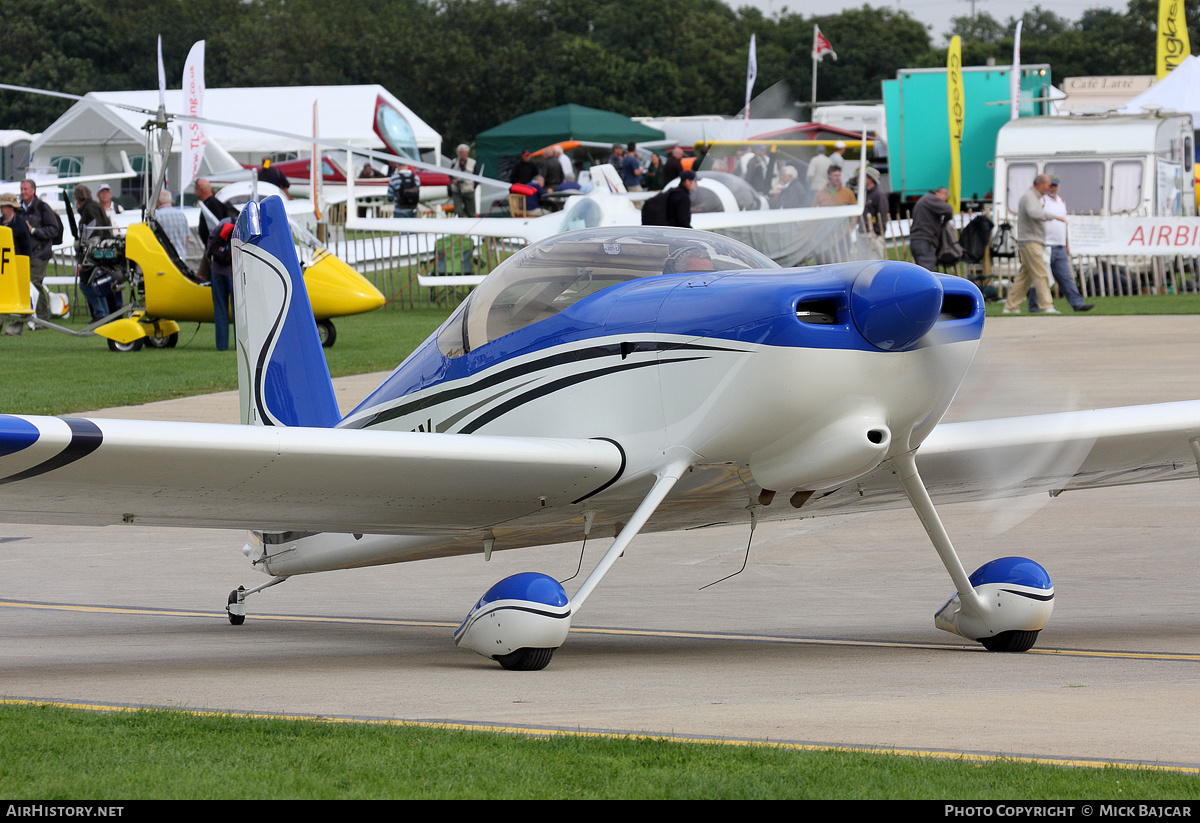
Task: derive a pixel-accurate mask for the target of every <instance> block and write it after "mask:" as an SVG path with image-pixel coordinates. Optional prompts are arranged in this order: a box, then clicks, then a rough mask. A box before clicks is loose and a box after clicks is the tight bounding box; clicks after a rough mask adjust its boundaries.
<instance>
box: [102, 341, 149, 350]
mask: <svg viewBox="0 0 1200 823" xmlns="http://www.w3.org/2000/svg"><path fill="white" fill-rule="evenodd" d="M144 342H145V341H144V340H141V339H138V340H134V341H133V342H132V343H118V342H117V341H116V340H109V341H108V350H109V351H118V352H122V351H138V350H139V349H140V348H141V347H142V343H144Z"/></svg>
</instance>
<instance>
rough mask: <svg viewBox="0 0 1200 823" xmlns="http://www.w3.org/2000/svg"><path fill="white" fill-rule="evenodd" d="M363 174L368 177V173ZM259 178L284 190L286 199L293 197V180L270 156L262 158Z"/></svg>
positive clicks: (368, 166)
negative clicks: (275, 164)
mask: <svg viewBox="0 0 1200 823" xmlns="http://www.w3.org/2000/svg"><path fill="white" fill-rule="evenodd" d="M370 167H371V166H370V163H368V164H367V168H370ZM363 176H364V177H366V175H363ZM258 179H259V182H261V183H270V184H271V185H272V186H275V187H276V188H277V189H279V190H280V191H282V192H283V196H284V197H285V198H286V199H288V200H291V199H292V195H291V194H290V193H289V192H288V189H290V188H291V187H292V183H291V181H290V180H288V178H287V175H286V174H284V173H283V172H281V171H280V170H279V169H277V168H275V167H274V166H272V165H271V158H270V157H264V158H263V159H262V165H261V166H260V167H259V169H258Z"/></svg>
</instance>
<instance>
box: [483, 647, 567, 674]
mask: <svg viewBox="0 0 1200 823" xmlns="http://www.w3.org/2000/svg"><path fill="white" fill-rule="evenodd" d="M553 656H554V649H517V650H516V651H515V652H512V653H510V654H502V655H499V656H497V657H496V662H497V663H499V664H500V665H501V666H502V667H503V668H505V669H508V670H509V671H510V672H537V671H541V670H542V669H544V668H546V666H548V665H550V658H551V657H553Z"/></svg>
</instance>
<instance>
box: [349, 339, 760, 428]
mask: <svg viewBox="0 0 1200 823" xmlns="http://www.w3.org/2000/svg"><path fill="white" fill-rule="evenodd" d="M679 350H689V351H717V352H735V353H739V354H742V353H745V351H746V350H745V349H737V348H724V347H721V346H706V345H701V344H698V343H669V342H660V341H643V342H639V343H633V344H632V345H631V344H629V343H611V344H608V345H604V346H588V347H587V348H583V349H574V350H572V351H567V352H559V353H558V354H554V355H550V356H549V357H543V358H540V359H538V360H532V361H530V362H528V363H521V364H519V365H516V366H511V367H509V368H507V369H504V370H502V371H500V372H497V373H496V374H494V375H492V376H490V377H484V378H482V379H480V380H478V381H477V382H474V383H472V384H471V385H469V386H460V387H457V388H453V389H446V390H445V391H440V392H436V393H434V394H430V395H428V396H426V397H422V398H419V399H417V400H411V401H409V402H407V403H401V404H399V405H397V406H393V407H392V408H389V409H384V410H383V411H379V412H376V413H374V414H372V415H369V416H367V417H363V418H361V419H360V420H356V421H354V422H352V423H347V424H345V428H350V429H365V428H370V427H371V426H375V425H378V424H380V423H385V422H387V421H388V420H394V419H396V418H397V417H403V416H405V415H407V414H411V413H413V412H417V411H422V410H424V409H427V408H430V407H432V406H438V405H440V404H442V403H447V402H449V401H451V400H455V399H457V398H459V397H465V396H467V395H471V394H474V393H475V392H478V391H483V390H484V389H487V388H490V387H491V386H494V385H496V384H498V383H503V382H504V381H506V380H512V379H513V378H515V377H520V376H522V375H525V374H530V373H531V372H539V371H545V370H547V369H552V368H554V367H556V366H562V365H565V364H568V363H579V362H582V361H585V360H592V359H595V358H597V357H620V358H621V359H622V360H624V359H625V358H626V357H628V356H629V355H630V354H633V353H638V352H654V351H679Z"/></svg>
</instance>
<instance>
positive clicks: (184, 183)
mask: <svg viewBox="0 0 1200 823" xmlns="http://www.w3.org/2000/svg"><path fill="white" fill-rule="evenodd" d="M181 113H182V114H186V115H188V116H189V117H203V116H204V41H203V40H200V41H198V42H196V43H195V44H194V45H193V46H192V50H191V51H189V52H188V56H187V62H186V63H184V64H183V111H182V112H181ZM207 142H208V141H207V139H206V138H205V136H204V126H202V125H200V124H199V123H185V124H184V126H183V160H182V162H183V174H182V176H181V179H180V181H179V190H180V191H183V190H185V189H187V187H188V186H190V185H191V184H192V181H193V180H195V179H196V178H197V177H199V176H200V163H201V161H203V160H204V148H205V146H206V145H207Z"/></svg>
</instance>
